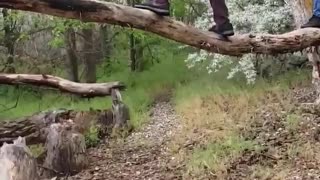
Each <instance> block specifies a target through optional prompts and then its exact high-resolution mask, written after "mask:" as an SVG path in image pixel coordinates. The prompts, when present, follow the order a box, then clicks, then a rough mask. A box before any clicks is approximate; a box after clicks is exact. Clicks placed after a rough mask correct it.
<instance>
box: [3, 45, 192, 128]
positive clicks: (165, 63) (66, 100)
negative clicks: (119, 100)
mask: <svg viewBox="0 0 320 180" xmlns="http://www.w3.org/2000/svg"><path fill="white" fill-rule="evenodd" d="M159 56H160V57H159V59H162V60H161V61H160V63H156V64H154V65H153V66H152V67H150V68H149V69H147V70H146V71H143V72H135V73H132V72H130V70H129V68H128V67H127V66H126V65H125V63H126V62H124V61H122V62H123V63H122V64H121V62H120V64H117V63H114V65H113V66H112V67H111V69H112V70H113V72H112V73H110V74H106V73H105V72H104V71H103V69H102V68H100V69H99V71H98V77H99V79H98V82H108V81H122V82H124V83H125V84H126V86H127V89H126V90H125V91H124V92H123V93H122V96H123V99H124V102H125V103H126V104H127V105H128V106H129V109H130V113H131V117H132V121H131V123H132V125H133V126H134V127H139V126H140V125H141V124H142V123H143V122H144V121H145V120H146V119H147V118H146V116H147V114H148V109H149V106H150V104H151V103H152V102H153V100H154V98H155V97H156V96H157V94H161V93H162V92H163V91H167V89H172V88H174V87H177V86H179V84H180V83H181V82H185V81H190V80H191V78H192V76H193V75H192V73H190V72H189V70H188V69H187V68H186V66H185V63H184V59H185V57H186V53H185V52H173V51H172V52H170V53H169V52H167V53H161V54H160V55H159ZM101 67H102V66H101ZM26 87H28V88H27V89H26V88H25V87H20V89H17V88H14V87H9V86H5V87H1V88H0V104H3V105H5V106H6V107H12V106H14V104H15V102H16V99H17V97H18V96H19V94H20V97H19V101H18V104H17V107H15V108H13V109H11V110H6V111H3V109H6V107H2V106H1V107H0V120H1V119H13V118H17V117H21V116H27V115H31V114H33V113H35V112H39V111H44V110H50V109H58V108H67V109H77V110H88V109H89V108H94V109H105V108H110V107H111V101H110V99H109V98H108V97H104V98H93V99H80V98H77V97H75V96H72V95H70V94H63V93H60V92H58V91H52V90H43V89H40V88H34V87H32V88H31V87H30V86H26Z"/></svg>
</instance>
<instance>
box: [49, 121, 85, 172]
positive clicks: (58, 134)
mask: <svg viewBox="0 0 320 180" xmlns="http://www.w3.org/2000/svg"><path fill="white" fill-rule="evenodd" d="M45 147H46V148H45V149H46V152H47V155H46V159H45V162H44V165H43V166H44V167H45V168H47V169H49V171H47V173H46V175H45V176H47V177H52V176H55V175H74V174H76V173H78V172H80V171H81V170H82V169H83V168H85V167H86V166H87V158H86V154H85V153H86V144H85V138H84V136H83V135H82V134H79V133H78V132H74V131H73V130H72V124H68V123H64V124H61V123H60V124H57V123H55V124H52V125H51V126H50V128H49V131H48V136H47V140H46V145H45Z"/></svg>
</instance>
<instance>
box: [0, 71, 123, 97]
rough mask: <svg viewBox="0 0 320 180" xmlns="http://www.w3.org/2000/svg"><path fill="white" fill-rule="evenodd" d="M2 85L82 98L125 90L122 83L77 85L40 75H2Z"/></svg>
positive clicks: (0, 77) (0, 75) (107, 94)
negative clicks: (46, 89)
mask: <svg viewBox="0 0 320 180" xmlns="http://www.w3.org/2000/svg"><path fill="white" fill-rule="evenodd" d="M0 84H8V85H15V84H30V85H36V86H47V87H51V88H56V89H59V90H60V91H62V92H68V93H72V94H77V95H80V96H82V97H95V96H109V95H111V89H113V88H115V89H123V88H124V87H125V86H124V84H122V83H121V82H109V83H76V82H72V81H69V80H66V79H63V78H60V77H56V76H51V75H38V74H2V73H0Z"/></svg>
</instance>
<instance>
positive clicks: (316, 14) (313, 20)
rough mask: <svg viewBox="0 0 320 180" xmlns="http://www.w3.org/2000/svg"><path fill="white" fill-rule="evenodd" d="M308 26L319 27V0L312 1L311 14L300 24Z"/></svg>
mask: <svg viewBox="0 0 320 180" xmlns="http://www.w3.org/2000/svg"><path fill="white" fill-rule="evenodd" d="M308 27H314V28H320V0H314V1H313V15H312V17H311V18H310V19H309V21H308V22H307V23H306V24H303V25H302V26H301V28H308Z"/></svg>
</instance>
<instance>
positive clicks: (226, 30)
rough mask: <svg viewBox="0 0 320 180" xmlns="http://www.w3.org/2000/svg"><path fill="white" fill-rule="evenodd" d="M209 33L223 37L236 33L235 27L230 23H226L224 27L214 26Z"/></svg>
mask: <svg viewBox="0 0 320 180" xmlns="http://www.w3.org/2000/svg"><path fill="white" fill-rule="evenodd" d="M209 31H211V32H214V33H217V34H220V35H223V36H233V35H234V31H233V26H232V24H231V23H230V22H226V23H224V24H222V25H219V26H217V25H214V26H212V27H211V28H210V29H209Z"/></svg>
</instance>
